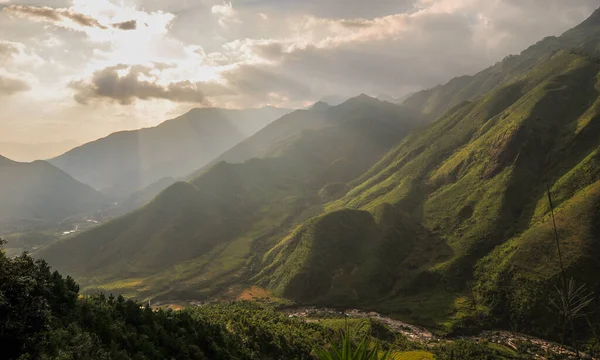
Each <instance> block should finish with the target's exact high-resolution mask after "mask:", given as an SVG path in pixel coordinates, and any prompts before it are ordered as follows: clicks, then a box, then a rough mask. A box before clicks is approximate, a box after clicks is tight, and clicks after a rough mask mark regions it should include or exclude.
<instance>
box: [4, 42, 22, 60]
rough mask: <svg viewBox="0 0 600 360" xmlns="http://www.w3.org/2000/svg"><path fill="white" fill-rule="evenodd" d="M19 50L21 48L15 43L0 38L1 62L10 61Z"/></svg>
mask: <svg viewBox="0 0 600 360" xmlns="http://www.w3.org/2000/svg"><path fill="white" fill-rule="evenodd" d="M19 52H20V51H19V48H18V47H17V46H16V45H15V44H13V43H10V42H7V41H2V40H0V64H3V63H6V62H8V61H9V60H10V59H12V58H13V57H14V56H15V55H17V54H19Z"/></svg>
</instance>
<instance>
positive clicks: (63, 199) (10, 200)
mask: <svg viewBox="0 0 600 360" xmlns="http://www.w3.org/2000/svg"><path fill="white" fill-rule="evenodd" d="M0 174H1V176H0V203H1V204H2V208H1V209H0V223H3V222H8V221H15V220H25V219H31V220H33V219H37V220H45V221H58V220H62V219H63V218H66V217H68V216H71V215H76V214H79V213H84V212H90V211H94V210H97V209H98V208H99V207H100V206H102V205H103V204H105V200H104V198H103V196H102V195H101V194H100V193H98V192H97V191H95V190H94V189H92V188H90V187H89V186H87V185H84V184H82V183H80V182H78V181H77V180H75V179H73V178H72V177H71V176H69V175H68V174H66V173H64V172H63V171H61V170H59V169H57V168H56V167H54V166H52V165H50V164H49V163H47V162H45V161H35V162H32V163H19V162H15V161H12V160H10V159H7V158H5V157H2V156H0Z"/></svg>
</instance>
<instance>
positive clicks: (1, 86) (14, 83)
mask: <svg viewBox="0 0 600 360" xmlns="http://www.w3.org/2000/svg"><path fill="white" fill-rule="evenodd" d="M30 89H31V86H29V84H28V83H27V82H25V81H23V80H21V79H15V78H12V77H7V76H3V75H0V95H13V94H16V93H18V92H22V91H28V90H30Z"/></svg>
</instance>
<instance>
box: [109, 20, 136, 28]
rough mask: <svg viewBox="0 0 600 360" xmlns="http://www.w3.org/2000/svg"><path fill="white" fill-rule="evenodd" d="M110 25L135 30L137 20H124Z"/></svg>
mask: <svg viewBox="0 0 600 360" xmlns="http://www.w3.org/2000/svg"><path fill="white" fill-rule="evenodd" d="M112 27H114V28H115V29H120V30H135V29H137V21H135V20H129V21H124V22H120V23H116V24H112Z"/></svg>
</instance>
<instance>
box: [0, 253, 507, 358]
mask: <svg viewBox="0 0 600 360" xmlns="http://www.w3.org/2000/svg"><path fill="white" fill-rule="evenodd" d="M340 326H343V327H344V328H345V329H346V331H344V332H341V333H338V332H337V331H335V329H339V327H340ZM374 337H377V338H380V339H383V340H382V341H377V344H380V345H377V346H376V347H374V344H375V342H374V341H375V338H374ZM0 344H1V345H2V358H3V359H8V360H10V359H21V360H23V359H65V360H66V359H123V360H125V359H214V360H218V359H228V360H229V359H231V360H233V359H235V360H239V359H273V360H275V359H317V358H319V359H328V358H327V357H323V356H326V354H328V353H333V352H334V349H336V348H338V347H340V346H342V347H343V348H346V349H354V351H352V352H346V353H345V354H346V355H348V354H353V355H354V356H353V357H347V356H346V357H343V356H342V357H341V358H340V359H355V360H367V359H383V352H381V351H378V349H382V350H383V349H386V351H387V353H388V354H391V355H393V356H394V357H392V358H393V359H400V360H404V359H406V360H409V359H415V356H418V359H430V358H431V356H432V354H431V353H429V352H426V351H416V350H415V349H418V348H419V347H420V346H419V345H416V344H413V343H411V342H410V341H408V340H407V339H406V338H404V337H403V336H401V335H400V334H397V333H393V332H392V331H391V330H390V329H388V328H386V327H385V326H384V325H382V324H380V323H378V322H375V321H373V320H369V321H366V320H347V319H346V320H340V319H332V320H330V321H326V320H322V321H321V320H319V321H318V323H317V322H315V323H307V322H304V321H302V320H300V319H297V318H291V317H287V316H284V315H282V314H281V313H279V312H277V311H275V310H274V309H273V308H271V307H268V306H266V305H261V304H259V303H256V302H235V303H215V304H211V305H204V306H199V307H190V308H186V309H183V310H179V311H175V310H171V309H152V308H150V307H148V306H143V305H141V304H140V303H138V302H136V301H133V300H126V299H125V298H123V297H122V296H117V297H114V296H112V295H110V296H105V295H103V294H96V295H91V296H85V297H82V296H80V295H79V286H78V285H77V284H76V283H75V281H74V280H73V279H72V278H71V277H67V278H64V277H63V276H62V275H60V274H59V273H58V272H56V271H55V272H52V271H51V270H50V268H49V267H48V265H47V264H46V263H45V262H44V261H43V260H34V259H32V258H31V257H30V256H28V255H27V254H25V253H24V254H22V255H21V256H18V257H14V258H9V257H7V256H6V255H5V254H4V252H3V251H0ZM379 346H381V347H379ZM411 349H412V350H415V351H407V350H411ZM473 349H475V350H473ZM367 350H369V351H367ZM435 351H436V353H437V354H439V356H440V357H439V359H458V358H460V359H465V360H469V359H483V358H481V357H479V355H480V354H481V353H482V352H483V353H485V354H492V355H494V354H496V355H497V354H499V353H496V352H494V351H493V350H492V349H491V348H489V347H486V346H484V345H477V344H476V343H472V342H467V341H463V342H461V343H460V346H455V345H438V346H437V347H436V350H435ZM357 354H358V355H359V354H363V355H364V356H356V355H357ZM369 354H370V357H367V356H366V355H369ZM456 354H459V356H460V357H452V356H456ZM336 359H337V358H336ZM515 359H516V358H515Z"/></svg>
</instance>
